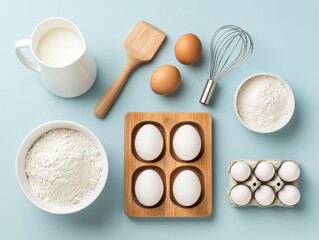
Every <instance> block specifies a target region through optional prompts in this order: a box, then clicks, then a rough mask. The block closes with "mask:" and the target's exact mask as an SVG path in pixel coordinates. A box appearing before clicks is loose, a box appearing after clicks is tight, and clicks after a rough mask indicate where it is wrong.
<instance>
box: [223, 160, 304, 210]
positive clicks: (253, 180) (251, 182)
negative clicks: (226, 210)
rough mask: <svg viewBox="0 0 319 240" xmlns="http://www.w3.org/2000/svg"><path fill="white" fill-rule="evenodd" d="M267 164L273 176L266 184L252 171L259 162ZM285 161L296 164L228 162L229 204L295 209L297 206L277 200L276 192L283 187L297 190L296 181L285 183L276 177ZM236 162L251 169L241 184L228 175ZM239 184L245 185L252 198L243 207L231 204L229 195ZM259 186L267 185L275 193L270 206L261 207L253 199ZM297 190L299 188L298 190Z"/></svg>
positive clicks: (249, 161) (253, 161)
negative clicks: (270, 165) (242, 163)
mask: <svg viewBox="0 0 319 240" xmlns="http://www.w3.org/2000/svg"><path fill="white" fill-rule="evenodd" d="M265 161H266V162H269V163H271V164H272V165H273V166H274V167H275V175H274V177H273V178H272V179H271V180H269V181H266V182H263V181H260V180H258V179H257V177H256V176H255V175H254V170H255V168H256V166H257V165H258V164H259V163H260V162H265ZM287 161H290V162H294V163H296V164H298V163H297V162H296V161H294V160H233V161H230V163H229V165H228V169H227V172H228V180H229V184H228V190H227V195H228V199H229V202H230V203H231V205H232V206H234V207H251V206H255V207H262V208H267V207H274V206H278V207H296V206H297V205H298V203H297V204H295V205H286V204H283V203H282V202H281V201H280V200H279V198H278V192H279V191H280V190H281V189H282V188H283V187H284V186H285V185H293V186H295V187H296V188H298V186H299V183H298V179H297V180H295V181H293V182H285V181H283V180H282V179H281V178H280V177H279V175H278V170H279V168H280V166H281V165H282V164H283V163H284V162H287ZM236 162H245V163H247V164H248V165H249V167H250V168H251V175H250V177H249V178H248V179H247V180H245V181H243V182H239V181H236V180H234V179H233V178H232V176H231V174H230V170H231V167H232V166H233V165H234V164H235V163H236ZM239 184H243V185H246V186H247V187H248V188H249V189H250V190H251V192H252V198H251V200H250V202H249V203H248V204H246V205H244V206H241V205H237V204H236V203H234V202H233V200H232V199H231V197H230V193H231V190H232V189H233V188H234V187H235V186H237V185H239ZM261 185H268V186H270V187H271V188H272V189H273V190H274V192H275V200H274V201H273V203H272V204H270V205H267V206H265V205H261V204H259V203H258V202H257V201H256V200H255V198H254V193H255V191H256V190H257V189H258V188H259V187H260V186H261ZM298 190H299V188H298Z"/></svg>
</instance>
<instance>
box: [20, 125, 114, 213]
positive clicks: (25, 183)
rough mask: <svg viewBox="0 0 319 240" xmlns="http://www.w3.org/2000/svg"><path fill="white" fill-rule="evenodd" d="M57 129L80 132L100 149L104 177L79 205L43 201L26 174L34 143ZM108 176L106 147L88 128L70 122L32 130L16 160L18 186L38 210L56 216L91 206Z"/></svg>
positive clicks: (42, 126)
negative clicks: (34, 191)
mask: <svg viewBox="0 0 319 240" xmlns="http://www.w3.org/2000/svg"><path fill="white" fill-rule="evenodd" d="M57 128H67V129H73V130H76V131H79V132H81V133H83V134H84V135H85V136H87V137H88V138H89V139H90V140H91V141H92V142H93V143H94V144H95V146H96V147H97V148H98V149H99V151H100V154H101V160H102V175H101V179H100V182H99V183H98V184H97V186H96V188H95V189H94V191H93V192H92V193H91V194H90V195H89V196H87V197H86V198H84V199H83V200H82V201H80V202H79V203H77V204H74V205H70V206H59V205H53V204H49V203H47V202H44V201H43V200H41V199H40V198H39V197H38V196H36V195H35V194H34V193H33V191H32V189H31V185H30V183H29V180H28V179H27V176H26V173H25V165H26V156H27V153H28V151H29V149H30V148H31V147H32V145H33V143H34V142H35V141H36V140H37V139H38V138H39V137H40V136H41V135H43V134H44V133H46V132H48V131H51V130H53V129H57ZM107 176H108V159H107V156H106V153H105V150H104V147H103V145H102V143H101V142H100V141H99V139H98V138H97V137H96V136H95V135H94V134H93V133H92V132H91V131H90V130H88V129H87V128H85V127H83V126H82V125H80V124H77V123H74V122H69V121H53V122H48V123H45V124H42V125H40V126H38V127H37V128H35V129H34V130H32V131H31V132H30V133H29V134H28V135H27V136H26V137H25V139H24V140H23V142H22V143H21V145H20V148H19V150H18V154H17V158H16V177H17V180H18V184H19V186H20V188H21V189H22V191H23V192H24V194H25V195H26V197H27V198H28V199H29V200H30V201H31V202H32V203H33V204H34V205H36V206H37V207H38V208H40V209H42V210H44V211H46V212H49V213H55V214H69V213H74V212H78V211H80V210H82V209H84V208H86V207H87V206H89V205H90V204H91V203H92V202H94V200H95V199H96V198H97V197H98V196H99V195H100V193H101V192H102V190H103V188H104V186H105V184H106V180H107Z"/></svg>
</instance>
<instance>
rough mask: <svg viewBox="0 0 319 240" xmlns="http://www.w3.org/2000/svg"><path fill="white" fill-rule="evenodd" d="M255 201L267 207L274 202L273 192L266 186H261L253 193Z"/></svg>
mask: <svg viewBox="0 0 319 240" xmlns="http://www.w3.org/2000/svg"><path fill="white" fill-rule="evenodd" d="M255 199H256V201H257V202H258V203H259V204H260V205H263V206H268V205H270V204H272V203H273V201H274V200H275V193H274V190H273V189H272V188H271V187H269V186H267V185H261V186H260V187H259V188H258V189H257V190H256V192H255Z"/></svg>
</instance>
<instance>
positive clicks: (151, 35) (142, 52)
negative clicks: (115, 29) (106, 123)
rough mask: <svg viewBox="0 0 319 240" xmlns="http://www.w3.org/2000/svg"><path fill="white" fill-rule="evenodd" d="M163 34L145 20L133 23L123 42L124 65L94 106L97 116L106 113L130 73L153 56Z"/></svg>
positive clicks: (161, 40) (102, 115)
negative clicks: (125, 58)
mask: <svg viewBox="0 0 319 240" xmlns="http://www.w3.org/2000/svg"><path fill="white" fill-rule="evenodd" d="M165 36H166V35H165V33H164V32H162V31H161V30H159V29H158V28H156V27H154V26H152V25H151V24H149V23H147V22H144V21H141V22H138V23H137V24H136V25H135V27H134V29H133V30H132V31H131V33H130V35H129V36H128V37H127V39H126V40H125V43H124V46H125V49H126V53H127V61H126V66H125V67H124V69H123V71H122V73H121V74H120V76H119V77H118V78H117V79H116V80H115V81H114V82H113V83H112V84H111V86H110V87H109V88H108V89H107V90H106V91H105V93H104V94H103V96H102V97H101V99H100V101H99V102H98V103H97V105H96V106H95V108H94V114H95V115H96V116H97V117H99V118H103V117H104V116H105V115H106V113H107V112H108V110H109V109H110V107H111V106H112V104H113V103H114V101H115V99H116V98H117V96H118V95H119V93H120V91H121V90H122V88H123V86H124V84H125V82H126V80H127V79H128V77H129V76H130V74H131V73H132V72H133V70H134V69H135V68H136V67H138V66H139V65H141V64H142V63H145V62H147V61H150V60H151V59H152V58H153V57H154V55H155V53H156V52H157V50H158V49H159V47H160V46H161V44H162V43H163V41H164V39H165Z"/></svg>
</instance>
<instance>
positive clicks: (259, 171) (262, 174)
mask: <svg viewBox="0 0 319 240" xmlns="http://www.w3.org/2000/svg"><path fill="white" fill-rule="evenodd" d="M274 175H275V167H274V165H272V164H271V163H270V162H266V161H264V162H260V163H258V165H257V167H256V168H255V176H256V177H257V178H258V179H259V180H260V181H263V182H266V181H269V180H270V179H272V178H273V177H274Z"/></svg>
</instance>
